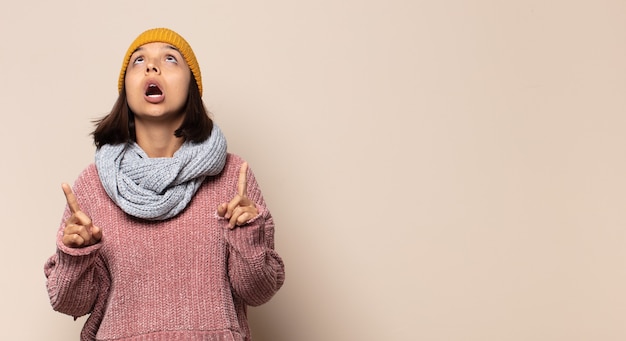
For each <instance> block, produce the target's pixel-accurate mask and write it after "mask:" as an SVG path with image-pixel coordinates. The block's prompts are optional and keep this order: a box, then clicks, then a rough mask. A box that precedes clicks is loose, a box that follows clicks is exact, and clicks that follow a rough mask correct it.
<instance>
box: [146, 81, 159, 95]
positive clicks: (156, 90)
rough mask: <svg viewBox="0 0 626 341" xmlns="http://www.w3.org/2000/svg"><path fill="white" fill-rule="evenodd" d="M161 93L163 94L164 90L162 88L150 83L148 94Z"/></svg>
mask: <svg viewBox="0 0 626 341" xmlns="http://www.w3.org/2000/svg"><path fill="white" fill-rule="evenodd" d="M161 95H163V91H161V89H160V88H159V87H158V86H157V85H156V84H150V85H148V88H147V89H146V96H148V97H158V96H161Z"/></svg>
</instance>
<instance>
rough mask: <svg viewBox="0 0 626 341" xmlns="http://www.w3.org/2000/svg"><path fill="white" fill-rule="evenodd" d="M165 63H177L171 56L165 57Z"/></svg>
mask: <svg viewBox="0 0 626 341" xmlns="http://www.w3.org/2000/svg"><path fill="white" fill-rule="evenodd" d="M165 61H167V62H170V63H178V60H177V59H176V57H174V56H172V55H167V56H166V57H165Z"/></svg>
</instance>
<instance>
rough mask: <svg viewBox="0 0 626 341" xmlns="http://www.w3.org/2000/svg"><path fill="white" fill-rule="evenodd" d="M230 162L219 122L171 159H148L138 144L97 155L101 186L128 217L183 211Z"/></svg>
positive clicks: (109, 147) (155, 216)
mask: <svg viewBox="0 0 626 341" xmlns="http://www.w3.org/2000/svg"><path fill="white" fill-rule="evenodd" d="M225 163H226V138H225V137H224V135H223V134H222V131H221V130H220V129H219V127H218V126H217V125H216V124H213V131H212V132H211V136H210V137H209V138H208V139H207V140H206V141H204V142H202V143H191V142H185V143H183V145H182V146H181V147H180V148H179V149H178V150H177V151H176V153H174V156H173V157H171V158H150V157H148V155H147V154H146V153H145V152H144V151H143V150H142V149H141V148H140V147H139V145H137V144H136V143H134V142H133V143H127V144H117V145H110V144H106V145H103V146H101V147H100V148H98V150H97V151H96V167H97V169H98V175H99V176H100V182H101V183H102V185H103V186H104V189H105V190H106V192H107V194H108V195H109V197H111V199H112V200H113V201H114V202H115V203H116V204H117V205H118V206H119V207H120V208H121V209H122V210H123V211H124V212H126V213H128V214H130V215H132V216H134V217H137V218H142V219H149V220H165V219H168V218H171V217H173V216H175V215H177V214H178V213H180V212H181V211H182V210H183V209H184V208H185V207H186V206H187V204H188V203H189V202H190V201H191V198H192V197H193V195H194V194H195V193H196V191H197V190H198V188H199V187H200V185H201V184H202V181H204V179H205V178H206V177H207V176H212V175H217V174H219V173H220V172H221V171H222V169H223V168H224V164H225Z"/></svg>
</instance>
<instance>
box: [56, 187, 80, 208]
mask: <svg viewBox="0 0 626 341" xmlns="http://www.w3.org/2000/svg"><path fill="white" fill-rule="evenodd" d="M61 187H62V188H63V193H64V194H65V200H66V201H67V205H68V206H69V207H70V211H72V213H76V212H78V211H80V207H79V206H78V201H77V200H76V196H75V195H74V192H72V188H71V187H70V185H68V184H66V183H63V184H62V185H61Z"/></svg>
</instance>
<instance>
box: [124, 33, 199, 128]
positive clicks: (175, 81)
mask: <svg viewBox="0 0 626 341" xmlns="http://www.w3.org/2000/svg"><path fill="white" fill-rule="evenodd" d="M190 80H191V71H190V70H189V66H188V65H187V62H185V59H184V58H183V56H182V55H181V54H180V52H179V51H178V50H177V49H176V48H175V47H173V46H172V45H170V44H166V43H149V44H145V45H142V46H140V47H139V48H138V49H137V50H136V51H135V52H134V53H133V54H132V55H131V56H130V61H129V63H128V68H127V69H126V76H125V86H126V97H127V101H128V106H129V107H130V109H131V110H132V112H133V113H134V114H135V118H136V119H153V120H177V121H179V120H180V119H181V117H182V114H183V108H184V106H185V103H186V101H187V95H188V91H189V81H190Z"/></svg>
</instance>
